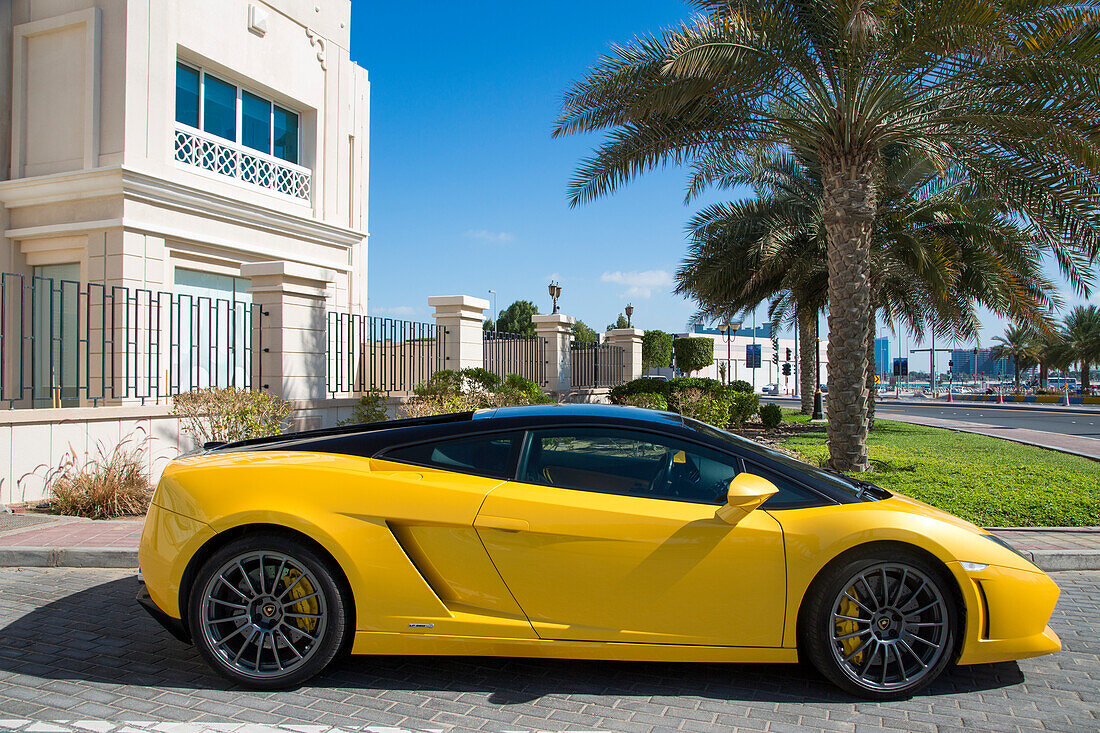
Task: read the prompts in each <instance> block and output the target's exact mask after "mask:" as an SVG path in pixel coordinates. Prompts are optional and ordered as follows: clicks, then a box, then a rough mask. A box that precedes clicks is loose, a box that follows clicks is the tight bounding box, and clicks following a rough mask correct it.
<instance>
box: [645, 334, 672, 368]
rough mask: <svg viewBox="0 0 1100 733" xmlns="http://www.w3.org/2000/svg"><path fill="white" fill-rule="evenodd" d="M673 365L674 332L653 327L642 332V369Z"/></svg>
mask: <svg viewBox="0 0 1100 733" xmlns="http://www.w3.org/2000/svg"><path fill="white" fill-rule="evenodd" d="M667 366H672V334H670V333H665V332H664V331H661V330H658V329H656V328H655V329H653V330H652V331H646V332H645V333H644V334H642V370H643V371H647V372H648V371H649V370H650V369H663V368H665V367H667Z"/></svg>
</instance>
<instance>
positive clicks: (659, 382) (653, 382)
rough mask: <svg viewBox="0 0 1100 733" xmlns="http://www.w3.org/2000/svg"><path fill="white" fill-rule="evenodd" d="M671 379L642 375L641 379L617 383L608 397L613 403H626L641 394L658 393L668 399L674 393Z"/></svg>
mask: <svg viewBox="0 0 1100 733" xmlns="http://www.w3.org/2000/svg"><path fill="white" fill-rule="evenodd" d="M670 381H675V380H667V379H651V378H649V377H642V378H641V379H632V380H630V381H629V382H624V383H623V384H616V385H615V386H614V387H612V388H611V391H610V392H609V393H608V395H607V397H608V399H609V400H611V404H613V405H625V404H627V403H626V402H625V401H624V400H626V399H628V398H630V397H634V396H636V395H640V394H656V395H660V396H661V397H663V398H665V401H666V402H667V401H668V398H669V396H670V395H671V394H672V388H671V386H670Z"/></svg>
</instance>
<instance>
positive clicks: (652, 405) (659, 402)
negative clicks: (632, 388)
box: [619, 392, 668, 410]
mask: <svg viewBox="0 0 1100 733" xmlns="http://www.w3.org/2000/svg"><path fill="white" fill-rule="evenodd" d="M619 404H620V405H629V406H630V407H644V408H645V409H647V410H667V409H668V400H666V399H665V398H664V396H663V395H659V394H655V393H653V392H643V393H642V394H636V395H631V396H630V397H625V398H623V401H622V402H620V403H619Z"/></svg>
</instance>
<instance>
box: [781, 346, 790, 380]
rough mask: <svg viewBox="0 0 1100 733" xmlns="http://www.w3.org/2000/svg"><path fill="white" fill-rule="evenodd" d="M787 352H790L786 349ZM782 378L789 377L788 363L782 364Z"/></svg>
mask: <svg viewBox="0 0 1100 733" xmlns="http://www.w3.org/2000/svg"><path fill="white" fill-rule="evenodd" d="M787 351H790V349H787ZM783 376H784V377H789V376H791V365H790V364H789V363H784V364H783Z"/></svg>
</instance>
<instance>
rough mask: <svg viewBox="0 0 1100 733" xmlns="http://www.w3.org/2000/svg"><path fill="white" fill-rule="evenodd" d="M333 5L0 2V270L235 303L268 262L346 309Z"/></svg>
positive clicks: (355, 147) (351, 197) (349, 119)
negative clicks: (306, 279) (309, 282)
mask: <svg viewBox="0 0 1100 733" xmlns="http://www.w3.org/2000/svg"><path fill="white" fill-rule="evenodd" d="M350 20H351V3H350V2H349V0H310V1H309V2H305V1H304V0H264V1H260V0H7V1H5V2H0V80H3V81H0V203H2V205H3V206H2V209H0V271H2V272H5V273H16V274H19V275H23V276H24V277H30V276H40V277H50V278H55V279H64V280H73V281H79V282H80V283H82V284H85V285H86V284H89V283H92V284H97V283H98V284H103V285H105V286H107V287H108V288H110V287H112V286H125V287H127V288H130V289H131V291H130V292H136V291H135V290H134V289H143V288H147V289H150V290H152V291H167V292H172V293H184V294H187V295H191V296H195V297H196V298H198V297H208V298H211V299H219V298H221V299H225V300H227V301H229V302H230V303H231V304H233V305H234V306H235V305H237V304H247V303H249V302H251V300H252V298H253V293H252V292H250V291H251V290H252V288H251V285H252V284H251V283H250V281H249V275H250V272H253V273H259V272H264V273H269V272H272V271H273V270H272V269H271V268H272V267H275V269H276V270H278V271H279V272H282V273H284V274H286V273H290V274H291V275H294V274H297V275H302V274H304V275H307V276H309V277H310V278H312V279H313V281H314V282H317V281H323V286H324V294H325V297H326V299H327V301H328V305H329V306H330V307H333V308H340V309H349V310H352V311H362V310H365V305H366V302H367V233H366V232H367V179H368V155H367V153H368V137H369V130H370V111H369V109H370V108H369V100H370V85H369V83H368V81H367V72H366V71H365V70H364V69H362V68H360V67H359V66H357V65H356V64H354V63H353V62H352V61H351V60H350V58H349V50H348V49H349V46H350ZM261 263H277V264H275V265H270V264H266V265H265V264H261ZM250 266H251V267H252V269H251V270H250ZM257 266H258V267H259V268H260V269H259V270H256V269H255V268H256V267H257ZM265 268H266V269H265ZM25 282H27V281H25ZM7 285H8V287H7V289H6V292H5V298H6V299H7V300H8V302H9V305H10V303H11V302H12V299H13V298H14V297H15V290H16V286H15V281H13V280H11V279H10V278H9V282H8V283H7ZM56 298H58V296H57V295H56V294H55V299H56ZM61 300H64V297H61ZM36 307H37V306H36ZM9 312H11V311H10V310H9ZM69 312H70V314H71V313H72V312H73V309H69ZM35 317H36V318H38V316H37V315H36V316H35ZM66 317H70V316H66ZM72 317H74V318H75V316H72ZM47 320H48V319H47ZM55 320H56V316H55ZM221 322H222V323H223V324H224V323H226V319H224V318H223V319H222V321H221ZM219 328H220V327H219ZM202 338H209V335H208V334H207V333H206V329H205V327H204V330H203V334H202V335H201V336H193V337H192V340H193V341H194V339H202ZM43 341H45V340H43ZM190 346H202V347H203V348H205V342H203V343H201V344H200V343H199V342H198V341H195V342H194V343H185V344H184V350H185V351H186V350H187V349H188V348H189V347H190ZM36 348H39V349H42V348H45V347H43V346H41V345H39V346H36ZM68 352H69V353H70V354H75V353H76V352H77V350H76V349H69V350H68ZM45 355H46V354H45V352H43V353H42V354H39V356H40V357H43V356H45ZM73 358H75V356H74V357H73ZM219 358H221V357H219ZM10 360H11V359H10V358H9V361H10ZM37 363H38V364H39V366H38V367H37V368H38V369H44V368H45V367H43V366H42V364H43V363H44V359H43V358H39V359H38V360H37ZM52 368H53V369H54V370H55V371H57V370H58V369H59V368H60V367H59V366H57V365H55V366H54V367H52ZM202 369H203V370H205V371H211V372H214V371H217V370H218V369H217V365H214V366H210V367H209V369H207V367H202ZM71 372H72V369H71V368H70V373H71ZM8 376H9V386H10V382H11V379H10V377H11V375H10V374H9V375H8ZM43 378H46V377H45V376H43ZM52 379H53V383H54V384H55V385H56V383H57V378H56V376H55V377H53V378H52ZM209 381H211V382H212V381H214V380H213V379H212V378H211V380H209ZM6 391H8V390H6ZM8 396H10V391H9V394H6V395H5V397H8ZM81 402H82V403H83V400H81Z"/></svg>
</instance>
